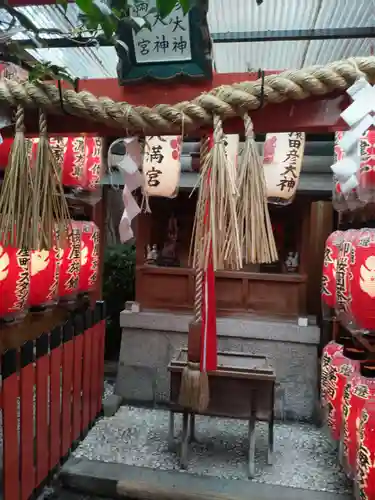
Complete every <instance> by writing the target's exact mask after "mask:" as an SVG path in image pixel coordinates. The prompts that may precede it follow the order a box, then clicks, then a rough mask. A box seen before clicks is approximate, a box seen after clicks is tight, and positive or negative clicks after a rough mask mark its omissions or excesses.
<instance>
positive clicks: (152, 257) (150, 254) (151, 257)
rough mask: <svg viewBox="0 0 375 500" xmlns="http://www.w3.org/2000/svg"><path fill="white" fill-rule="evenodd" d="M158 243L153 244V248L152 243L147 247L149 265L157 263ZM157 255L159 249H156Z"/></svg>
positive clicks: (147, 262)
mask: <svg viewBox="0 0 375 500" xmlns="http://www.w3.org/2000/svg"><path fill="white" fill-rule="evenodd" d="M154 247H155V248H156V245H153V246H152V248H151V245H147V247H146V264H149V265H155V264H156V258H155V248H154ZM156 255H157V249H156Z"/></svg>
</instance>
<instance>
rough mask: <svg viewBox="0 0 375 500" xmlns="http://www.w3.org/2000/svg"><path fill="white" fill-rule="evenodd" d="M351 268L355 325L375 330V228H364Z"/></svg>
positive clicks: (361, 231) (351, 302) (355, 249)
mask: <svg viewBox="0 0 375 500" xmlns="http://www.w3.org/2000/svg"><path fill="white" fill-rule="evenodd" d="M354 252H355V258H354V261H353V262H352V265H351V268H350V274H351V280H350V296H351V300H350V312H351V316H352V319H353V320H354V323H355V325H356V326H357V327H358V328H361V329H366V330H375V300H374V299H375V229H362V230H360V231H358V237H357V240H356V244H355V247H354Z"/></svg>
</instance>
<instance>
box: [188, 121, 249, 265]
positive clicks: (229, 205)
mask: <svg viewBox="0 0 375 500" xmlns="http://www.w3.org/2000/svg"><path fill="white" fill-rule="evenodd" d="M224 137H225V136H224V133H223V127H222V121H221V119H220V118H219V117H217V116H215V117H214V137H213V139H214V144H213V147H212V149H211V151H210V152H209V153H208V155H207V156H206V159H205V161H203V164H202V165H201V174H200V185H199V194H198V201H197V208H196V213H195V221H194V230H193V239H194V243H193V266H194V267H195V268H196V269H207V262H208V255H209V251H210V247H212V260H213V266H214V270H215V271H216V270H218V269H224V268H231V269H240V268H241V267H242V247H241V243H242V242H241V238H240V231H239V226H238V222H237V197H238V190H237V186H236V173H235V167H234V165H233V164H232V163H231V162H230V160H229V159H228V157H227V155H226V151H225V145H224Z"/></svg>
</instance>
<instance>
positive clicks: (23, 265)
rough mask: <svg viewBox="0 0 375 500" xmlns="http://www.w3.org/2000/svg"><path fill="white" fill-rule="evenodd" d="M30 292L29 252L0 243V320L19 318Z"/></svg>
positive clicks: (23, 311)
mask: <svg viewBox="0 0 375 500" xmlns="http://www.w3.org/2000/svg"><path fill="white" fill-rule="evenodd" d="M29 291H30V252H29V251H27V250H18V249H16V248H12V247H4V246H2V245H1V243H0V318H4V319H12V318H17V317H18V318H20V317H22V316H23V313H25V310H26V306H27V300H28V297H29Z"/></svg>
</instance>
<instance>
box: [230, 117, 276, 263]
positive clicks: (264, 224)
mask: <svg viewBox="0 0 375 500" xmlns="http://www.w3.org/2000/svg"><path fill="white" fill-rule="evenodd" d="M244 125H245V136H246V139H245V145H244V149H243V152H242V156H241V160H240V163H239V175H238V189H239V198H238V220H239V226H240V227H241V230H242V234H243V237H242V247H243V255H244V260H245V262H246V263H252V264H268V263H271V262H275V261H277V260H278V255H277V248H276V244H275V238H274V235H273V230H272V224H271V219H270V214H269V211H268V204H267V188H266V182H265V178H264V172H263V162H262V159H261V157H260V155H259V152H258V148H257V144H256V142H255V137H254V130H253V122H252V120H251V118H250V117H249V115H248V114H245V115H244Z"/></svg>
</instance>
